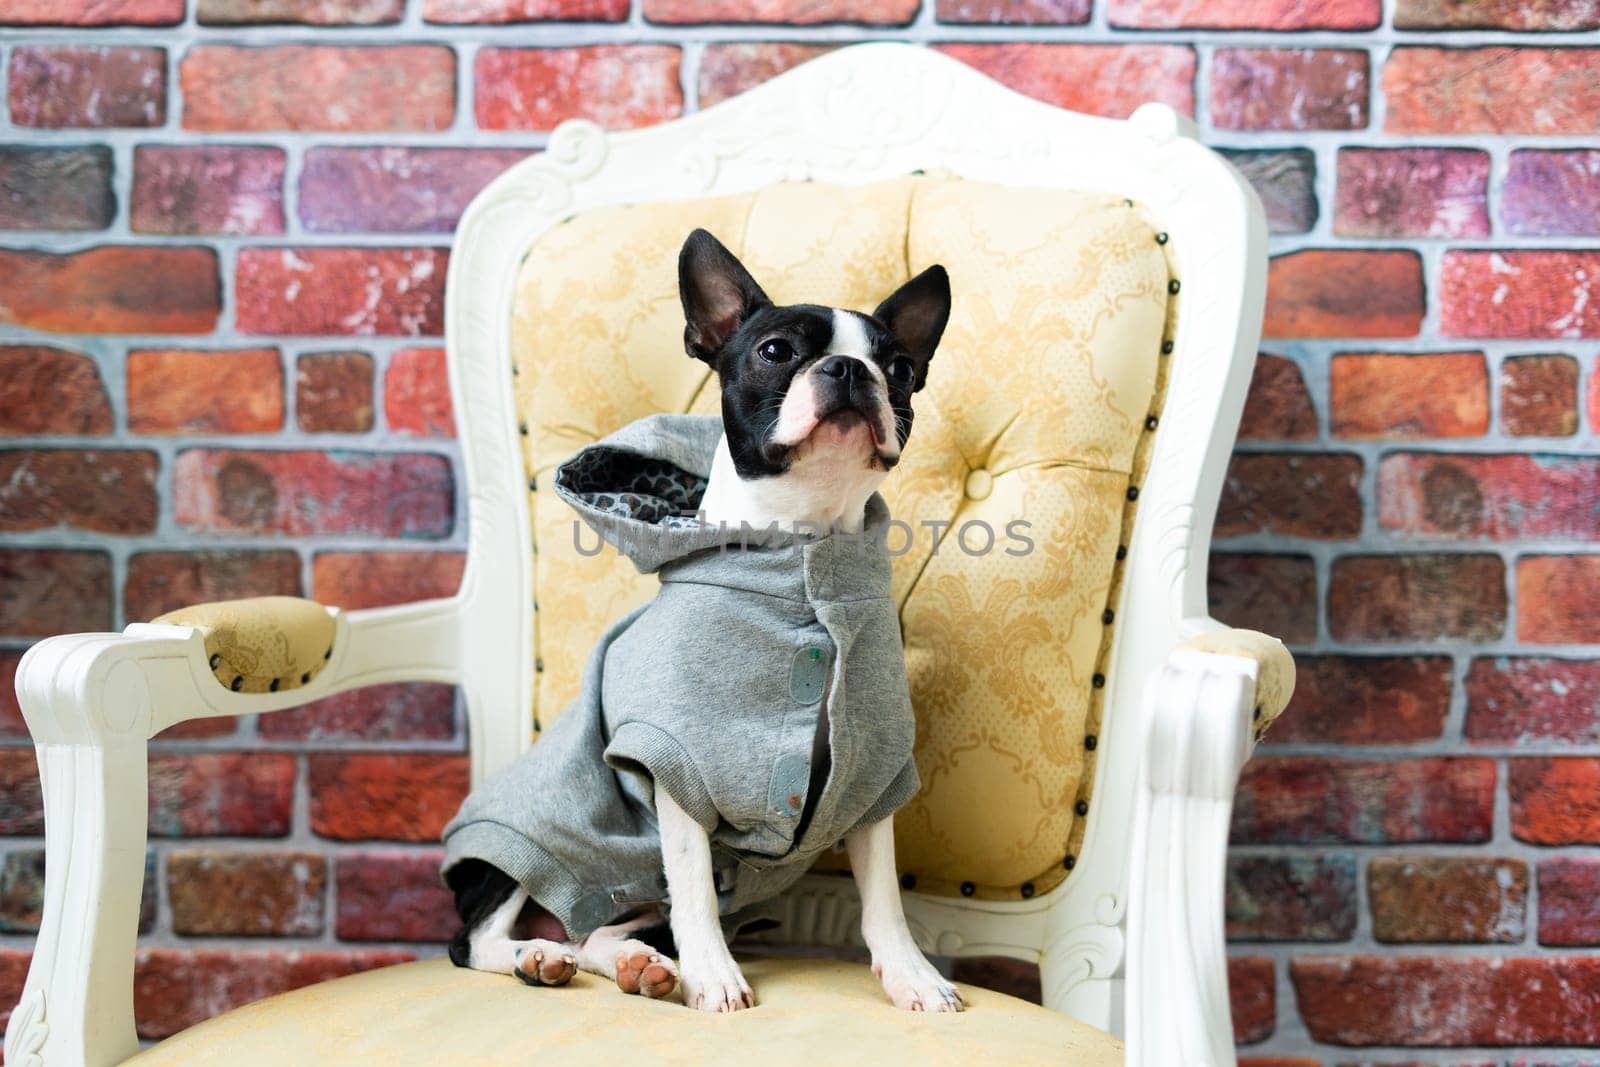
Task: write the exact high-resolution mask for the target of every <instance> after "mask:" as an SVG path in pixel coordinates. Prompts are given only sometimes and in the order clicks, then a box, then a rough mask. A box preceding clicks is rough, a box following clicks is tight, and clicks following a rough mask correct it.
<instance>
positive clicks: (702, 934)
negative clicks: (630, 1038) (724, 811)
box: [656, 789, 756, 1011]
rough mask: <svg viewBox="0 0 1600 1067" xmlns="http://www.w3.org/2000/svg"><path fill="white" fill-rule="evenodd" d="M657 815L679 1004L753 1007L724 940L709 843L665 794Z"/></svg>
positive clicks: (722, 1008)
mask: <svg viewBox="0 0 1600 1067" xmlns="http://www.w3.org/2000/svg"><path fill="white" fill-rule="evenodd" d="M656 815H657V817H658V818H659V820H660V823H661V863H662V866H663V867H664V868H665V869H666V872H667V896H668V898H669V899H670V900H671V902H672V936H673V938H674V939H675V940H676V941H677V942H678V969H679V972H680V974H681V975H682V977H683V1002H684V1003H685V1004H687V1005H689V1006H690V1007H691V1008H699V1009H700V1010H701V1011H738V1010H739V1009H741V1008H752V1007H755V1003H756V998H755V994H753V993H751V992H750V984H749V983H748V982H746V981H745V980H744V975H743V974H741V973H740V972H739V965H738V964H737V963H735V962H733V954H732V953H731V952H729V951H728V943H727V941H725V940H724V939H723V936H722V923H721V922H720V921H719V919H718V917H717V887H716V883H715V881H714V880H713V877H712V873H711V841H710V839H709V838H708V837H706V832H705V831H704V830H703V829H701V828H700V824H699V823H697V822H695V821H694V820H693V819H692V818H690V817H689V814H688V812H686V811H684V810H683V809H682V808H680V807H678V805H677V804H676V803H675V802H674V801H673V799H672V798H671V797H670V796H668V795H667V793H666V791H665V790H661V789H658V790H656Z"/></svg>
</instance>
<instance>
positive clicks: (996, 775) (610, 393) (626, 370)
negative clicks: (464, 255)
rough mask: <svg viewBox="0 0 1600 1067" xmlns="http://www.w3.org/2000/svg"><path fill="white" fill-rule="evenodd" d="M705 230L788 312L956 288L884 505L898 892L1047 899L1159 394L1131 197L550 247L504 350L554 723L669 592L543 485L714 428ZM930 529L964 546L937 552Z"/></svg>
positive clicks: (770, 193) (931, 186)
mask: <svg viewBox="0 0 1600 1067" xmlns="http://www.w3.org/2000/svg"><path fill="white" fill-rule="evenodd" d="M696 226H704V227H705V228H707V229H709V230H711V231H712V232H713V233H715V234H716V235H717V236H718V237H720V238H721V239H722V240H723V241H724V243H726V244H727V245H728V247H729V248H731V249H732V250H733V251H734V252H735V254H737V255H738V256H739V257H740V258H741V259H742V260H743V262H744V263H745V264H746V266H748V267H749V268H750V270H751V272H752V273H753V274H754V275H755V277H756V279H757V280H758V281H759V282H760V283H761V285H762V286H763V287H764V288H765V289H766V291H767V292H768V294H769V295H770V296H771V297H772V298H773V299H774V300H775V301H777V302H778V303H798V302H809V303H819V304H828V305H836V306H841V307H847V308H855V309H858V310H863V311H870V310H871V309H872V308H873V307H875V306H876V305H877V303H878V301H880V300H881V299H882V298H883V297H885V296H887V295H888V294H889V293H890V292H891V291H892V290H893V289H894V288H895V287H896V286H898V285H899V284H901V283H902V282H904V281H905V280H906V279H907V278H909V277H910V276H911V275H912V274H914V273H915V272H917V271H919V270H921V269H922V268H924V267H926V266H928V265H929V264H932V263H942V264H944V266H945V267H946V268H947V269H948V270H949V272H950V280H951V288H952V292H953V307H952V312H951V317H950V325H949V327H948V329H947V331H946V333H945V336H944V341H943V343H942V344H941V345H940V347H939V351H938V355H937V356H936V357H935V359H934V362H933V365H932V368H931V370H930V372H929V380H928V385H927V388H926V389H925V390H924V391H923V392H921V393H920V394H918V395H917V397H916V401H915V408H916V424H915V428H914V430H913V432H912V435H911V439H910V442H909V444H908V446H907V448H906V452H905V458H904V459H903V461H902V462H901V464H900V466H899V467H898V468H897V469H896V470H895V471H894V473H893V474H892V475H891V476H890V478H889V480H888V482H887V483H886V485H885V488H884V496H885V498H886V499H887V500H888V502H889V505H890V508H891V510H892V511H893V513H894V515H895V516H896V517H897V518H898V519H901V520H903V521H905V522H907V523H909V524H910V525H911V526H912V527H913V528H914V530H915V532H916V536H915V537H914V538H913V539H912V544H911V548H910V550H909V551H907V552H905V553H904V554H902V555H900V556H898V557H897V558H896V560H895V580H894V596H895V598H896V601H897V603H898V604H899V605H900V610H901V623H902V628H903V631H904V635H905V646H906V662H907V666H908V670H909V673H910V678H911V687H912V700H913V703H914V704H915V706H916V711H917V764H918V769H919V771H920V772H921V776H922V782H923V787H922V792H921V794H920V795H919V796H918V797H917V798H916V799H915V800H914V801H913V802H912V803H911V804H909V805H908V806H907V807H906V808H905V809H904V810H903V811H902V812H901V814H900V816H899V821H898V829H899V842H900V846H899V847H900V864H901V871H902V872H903V873H905V874H908V875H910V876H911V877H912V878H914V879H915V880H916V885H917V887H918V888H919V889H923V890H928V891H932V892H948V893H952V894H953V893H966V894H967V895H978V896H984V897H1002V898H1010V899H1016V898H1018V897H1019V896H1031V895H1032V894H1034V893H1036V892H1042V891H1044V890H1046V889H1048V888H1050V887H1051V886H1053V885H1054V884H1056V883H1057V882H1059V881H1060V880H1061V879H1062V878H1063V877H1064V876H1065V872H1066V870H1068V869H1070V867H1071V864H1072V857H1073V856H1074V855H1075V853H1076V850H1077V847H1078V843H1079V841H1080V840H1081V835H1082V819H1081V818H1080V817H1079V813H1081V812H1082V811H1084V810H1086V805H1087V803H1088V786H1089V782H1088V777H1089V774H1090V771H1091V764H1092V761H1093V751H1092V750H1093V745H1094V742H1093V741H1092V740H1089V738H1090V737H1091V735H1093V734H1094V733H1095V731H1096V730H1097V729H1098V723H1097V717H1098V700H1097V693H1098V683H1097V681H1096V679H1097V672H1098V671H1100V670H1101V669H1102V668H1101V664H1102V663H1103V661H1104V657H1105V655H1106V650H1107V648H1108V647H1109V635H1110V632H1111V631H1110V627H1112V626H1113V625H1114V620H1112V619H1111V617H1110V616H1109V615H1108V614H1107V605H1108V603H1110V601H1109V597H1110V595H1111V592H1112V589H1113V584H1114V582H1115V581H1116V580H1117V579H1118V576H1119V573H1120V569H1119V566H1118V560H1119V556H1120V553H1119V551H1118V546H1119V545H1120V544H1125V543H1126V540H1125V537H1126V533H1125V531H1126V527H1127V523H1128V522H1129V521H1130V516H1131V506H1132V505H1131V503H1130V497H1132V496H1136V495H1137V494H1136V493H1133V492H1131V491H1130V480H1131V479H1132V478H1134V477H1136V476H1137V474H1138V464H1139V463H1140V462H1141V460H1142V457H1143V455H1144V454H1145V453H1146V452H1147V451H1148V448H1147V447H1141V446H1142V445H1145V444H1146V443H1147V441H1148V439H1149V434H1148V432H1147V427H1146V420H1147V418H1148V417H1149V416H1150V415H1151V414H1152V413H1153V411H1154V409H1155V406H1156V405H1157V404H1158V403H1159V394H1160V388H1161V384H1162V382H1163V381H1164V378H1165V374H1164V371H1163V368H1162V366H1161V363H1162V361H1161V350H1162V345H1163V341H1164V339H1165V338H1166V337H1169V336H1171V334H1170V332H1169V326H1170V321H1169V320H1170V314H1169V311H1170V307H1169V295H1168V278H1169V268H1168V260H1167V256H1166V251H1167V249H1165V248H1164V247H1163V242H1164V240H1165V235H1162V239H1161V240H1160V241H1158V240H1157V235H1156V231H1155V229H1154V228H1153V227H1152V225H1151V223H1150V221H1149V220H1147V219H1146V218H1145V217H1144V216H1143V214H1142V213H1141V211H1140V209H1139V208H1138V206H1137V205H1134V204H1131V203H1129V202H1128V201H1125V200H1122V199H1120V198H1112V197H1106V196H1103V195H1089V194H1079V193H1070V192H1062V191H1059V190H1033V189H1016V188H1007V187H1002V186H994V185H985V184H979V183H973V182H965V181H961V180H958V179H954V178H949V177H942V176H914V177H907V178H903V179H898V180H895V181H889V182H883V183H879V184H874V185H868V186H860V187H850V188H841V187H836V186H826V185H820V184H811V183H796V184H784V185H776V186H771V187H768V188H766V189H763V190H761V191H759V192H756V193H752V194H747V195H742V196H734V197H724V198H720V199H715V200H704V201H698V202H686V203H669V204H649V205H641V206H633V207H620V208H608V209H601V210H596V211H592V212H588V213H585V214H583V215H579V216H576V217H574V218H572V219H570V220H568V221H567V222H566V223H564V224H562V225H559V226H556V227H554V228H553V229H552V230H550V231H549V232H548V233H547V234H546V235H544V236H543V237H542V238H540V240H539V241H538V242H537V243H536V244H535V246H534V247H533V249H532V250H531V252H530V254H529V256H528V258H527V260H526V262H525V264H524V266H523V269H522V272H521V275H520V277H519V279H518V283H517V284H518V291H517V297H516V313H515V321H514V344H513V351H514V359H515V366H516V372H517V382H516V386H517V400H518V407H519V410H520V412H521V417H522V418H523V419H524V420H525V425H524V429H525V430H526V437H525V443H526V452H527V463H528V470H529V473H530V487H531V488H532V492H533V496H532V508H533V521H534V532H535V541H536V551H537V553H538V555H537V561H536V567H535V600H536V605H535V606H536V616H535V642H536V648H535V656H536V659H537V664H536V667H537V672H538V673H537V675H536V678H537V684H536V697H535V709H536V715H537V717H538V720H539V721H540V722H542V723H548V722H550V721H552V720H553V719H554V718H555V717H556V716H557V715H559V714H560V712H561V709H562V708H563V707H564V706H565V705H566V704H567V702H568V701H569V700H570V699H571V698H572V697H573V696H574V695H575V693H576V692H577V689H578V684H579V678H580V674H581V671H582V669H583V665H584V662H585V660H586V658H587V656H588V653H589V650H590V648H591V646H592V645H593V643H594V641H595V639H596V638H597V637H598V635H599V634H600V632H601V631H602V630H603V629H604V628H605V627H606V626H607V625H608V624H609V623H610V622H611V621H613V620H614V619H616V618H617V617H618V616H620V615H621V614H622V613H623V612H624V611H625V610H627V609H628V608H630V607H632V606H634V605H636V604H638V603H641V602H643V601H644V600H645V599H646V598H647V597H649V596H650V595H651V594H652V592H653V591H654V588H655V579H654V578H653V577H642V578H641V577H640V576H638V575H637V574H635V573H634V572H633V570H632V567H631V565H630V564H628V563H627V562H626V561H625V560H624V559H622V558H621V557H619V556H618V555H616V554H614V553H603V554H601V555H599V556H595V557H584V556H582V555H580V554H579V553H578V552H577V551H576V550H575V548H574V544H573V534H572V529H573V527H572V521H571V520H572V515H571V512H570V510H569V509H568V508H567V507H566V506H565V505H564V504H562V503H561V502H560V501H559V500H558V499H557V498H556V496H555V495H554V494H553V493H550V492H546V491H543V490H544V488H545V486H546V484H547V483H548V481H549V476H550V472H551V471H552V469H553V468H554V467H555V465H556V464H557V463H559V462H560V461H561V460H562V459H564V458H566V457H567V456H568V455H570V454H571V453H572V452H573V451H575V450H576V449H577V448H579V447H580V446H582V445H584V444H587V443H589V442H591V441H594V440H596V439H597V438H599V437H602V436H604V435H605V434H607V433H610V432H611V431H613V430H615V429H617V428H618V427H620V426H622V425H624V424H626V423H628V422H630V421H632V420H633V419H636V418H639V417H641V416H644V415H647V414H650V413H652V412H659V411H677V412H684V411H692V412H700V413H715V412H716V411H718V410H719V408H718V393H717V387H716V383H715V382H714V381H710V380H708V379H709V378H710V375H709V374H708V372H707V370H706V368H705V366H704V365H703V364H701V363H699V362H697V361H695V360H692V359H690V358H689V357H688V356H687V355H685V354H684V351H683V342H682V334H683V318H682V311H681V309H680V306H679V302H678V295H677V274H676V262H677V252H678V249H679V247H680V245H681V244H682V242H683V239H684V238H685V237H686V236H687V235H688V233H689V231H690V230H692V229H693V228H694V227H696ZM973 520H981V521H982V523H984V524H985V525H984V526H973V527H971V528H969V529H968V530H967V532H966V536H965V538H964V540H958V538H957V535H958V533H959V531H960V530H961V528H962V527H963V525H964V524H966V523H969V522H972V521H973ZM1015 522H1023V523H1027V524H1028V525H1027V526H1026V527H1011V529H1010V531H1009V532H1008V525H1009V524H1012V523H1015ZM926 523H933V524H942V523H948V524H952V525H951V526H950V527H949V529H948V531H947V532H946V533H945V535H944V538H943V540H940V541H938V543H937V550H935V549H936V538H935V537H934V536H933V529H932V528H931V527H928V526H925V525H924V524H926ZM986 528H987V529H988V530H992V531H994V533H995V535H996V538H995V542H994V545H993V547H992V548H991V549H989V550H988V551H987V552H985V551H983V550H984V549H985V546H986V544H987V542H988V535H987V534H986V533H985V532H984V531H985V529H986ZM1013 533H1014V534H1017V535H1020V536H1012V535H1011V534H1013ZM1023 538H1026V539H1027V541H1029V542H1031V544H1032V548H1031V550H1025V545H1024V544H1023V540H1022V539H1023ZM1008 549H1009V550H1010V551H1007V550H1008Z"/></svg>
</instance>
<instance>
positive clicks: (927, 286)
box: [872, 264, 950, 389]
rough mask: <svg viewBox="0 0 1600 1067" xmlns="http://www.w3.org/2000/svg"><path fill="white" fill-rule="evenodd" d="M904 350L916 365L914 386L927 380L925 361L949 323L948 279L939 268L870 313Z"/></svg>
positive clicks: (930, 357)
mask: <svg viewBox="0 0 1600 1067" xmlns="http://www.w3.org/2000/svg"><path fill="white" fill-rule="evenodd" d="M872 317H873V318H875V319H877V320H878V321H879V322H881V323H883V324H884V325H885V326H887V327H888V328H889V332H890V333H892V334H894V336H895V338H896V340H898V341H899V342H900V343H901V344H902V345H904V346H905V349H906V351H907V352H909V353H910V354H911V359H912V361H913V362H914V363H916V365H917V385H916V388H918V389H921V388H922V385H923V382H924V381H926V378H927V370H928V361H929V360H931V359H933V350H934V349H935V348H938V347H939V338H940V337H942V336H943V335H944V327H945V324H946V323H948V322H949V321H950V275H948V274H946V273H945V269H944V268H943V267H941V266H939V265H938V264H934V265H933V266H931V267H929V268H928V269H927V270H925V271H923V272H922V273H921V274H919V275H917V276H916V277H915V278H912V279H911V280H910V281H909V282H906V283H905V284H904V285H902V286H901V287H900V288H898V289H896V290H895V291H894V292H893V293H890V294H889V299H887V300H885V301H884V302H883V303H881V304H879V305H878V310H876V311H874V312H873V313H872Z"/></svg>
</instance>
